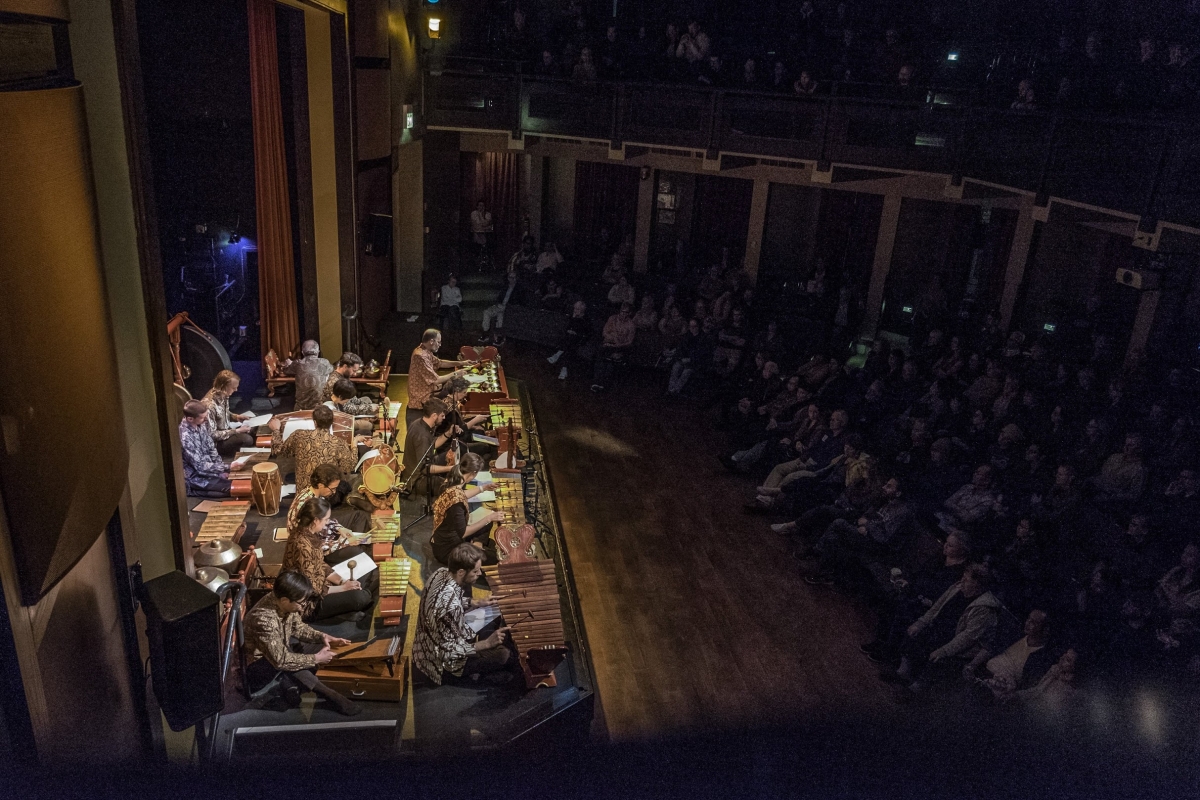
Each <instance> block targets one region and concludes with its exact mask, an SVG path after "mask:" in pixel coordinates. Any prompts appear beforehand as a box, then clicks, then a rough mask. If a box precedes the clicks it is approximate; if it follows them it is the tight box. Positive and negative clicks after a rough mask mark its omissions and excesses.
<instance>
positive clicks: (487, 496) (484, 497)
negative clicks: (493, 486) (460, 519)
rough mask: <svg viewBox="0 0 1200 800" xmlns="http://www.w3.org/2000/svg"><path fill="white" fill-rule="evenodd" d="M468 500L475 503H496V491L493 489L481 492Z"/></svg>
mask: <svg viewBox="0 0 1200 800" xmlns="http://www.w3.org/2000/svg"><path fill="white" fill-rule="evenodd" d="M467 502H468V503H472V504H474V503H494V502H496V493H495V492H491V491H489V492H480V493H479V494H477V495H475V496H474V497H472V498H470V499H469V500H467Z"/></svg>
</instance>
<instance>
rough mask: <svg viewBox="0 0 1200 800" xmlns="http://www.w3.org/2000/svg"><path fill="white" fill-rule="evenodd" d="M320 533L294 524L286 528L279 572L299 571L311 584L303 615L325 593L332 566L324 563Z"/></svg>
mask: <svg viewBox="0 0 1200 800" xmlns="http://www.w3.org/2000/svg"><path fill="white" fill-rule="evenodd" d="M323 541H324V540H323V539H322V538H321V535H320V534H316V533H309V532H308V531H302V530H300V528H299V527H298V526H296V525H292V526H290V527H289V528H288V540H287V548H286V549H285V550H284V551H283V564H282V565H281V566H280V567H279V571H280V572H299V573H300V574H301V575H303V576H304V577H306V578H308V582H309V583H311V584H312V587H313V593H312V597H311V598H310V599H308V600H306V601H304V612H303V613H304V616H305V617H308V616H310V615H311V614H312V612H313V609H314V608H315V607H316V600H317V599H318V598H320V597H323V596H324V595H325V588H326V584H327V583H328V578H329V575H330V573H332V572H333V567H331V566H329V565H328V564H326V563H325V552H324V550H322V549H321V545H322V543H323Z"/></svg>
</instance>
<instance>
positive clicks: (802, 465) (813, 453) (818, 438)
mask: <svg viewBox="0 0 1200 800" xmlns="http://www.w3.org/2000/svg"><path fill="white" fill-rule="evenodd" d="M849 423H850V416H849V414H847V413H846V411H845V410H844V409H838V410H836V411H834V412H833V413H832V414H830V415H829V427H828V428H827V429H825V430H823V431H819V432H815V433H814V438H813V439H812V440H811V441H810V442H809V445H808V447H807V448H806V449H805V450H804V452H803V453H802V454H801V455H800V456H799V457H798V458H795V459H792V460H791V461H787V462H784V463H782V464H778V465H777V466H776V467H775V468H774V469H772V470H771V474H770V475H768V476H767V480H766V481H765V482H764V483H763V485H762V486H759V487H758V490H757V494H756V496H755V499H754V504H753V505H751V504H747V506H746V508H747V510H750V511H754V510H758V508H759V507H761V508H762V509H769V508H771V506H773V505H774V504H775V501H776V499H777V498H778V497H779V496H780V495H781V494H783V490H784V487H785V486H787V485H788V484H789V483H792V482H793V481H797V480H800V479H801V478H814V477H816V476H817V473H818V472H819V471H820V470H823V469H826V468H828V467H829V466H830V464H831V463H832V462H833V461H834V459H837V458H839V457H841V456H842V454H843V448H844V445H843V442H845V438H844V437H845V436H846V435H847V430H846V429H847V426H848V425H849Z"/></svg>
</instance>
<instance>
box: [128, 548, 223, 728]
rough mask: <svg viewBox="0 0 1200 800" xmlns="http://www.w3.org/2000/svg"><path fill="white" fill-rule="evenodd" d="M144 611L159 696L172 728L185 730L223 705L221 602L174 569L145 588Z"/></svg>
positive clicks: (151, 664)
mask: <svg viewBox="0 0 1200 800" xmlns="http://www.w3.org/2000/svg"><path fill="white" fill-rule="evenodd" d="M142 607H143V608H144V609H145V612H146V638H147V639H148V640H149V643H150V676H151V677H152V678H153V679H154V696H155V697H157V698H158V704H159V706H161V707H162V712H163V715H164V716H165V717H166V718H167V724H168V725H170V726H171V730H173V731H182V730H186V729H187V728H190V727H191V726H193V725H195V724H196V723H197V722H199V721H200V720H202V719H204V718H205V717H209V716H211V715H213V714H215V713H217V712H218V711H220V710H221V708H222V706H223V705H224V694H225V693H224V688H223V687H222V685H221V630H220V629H221V615H220V598H218V597H217V595H216V593H214V592H212V591H210V590H208V589H206V588H204V587H203V586H201V585H200V584H199V583H197V582H196V581H194V580H192V579H191V578H189V577H188V576H187V575H186V574H184V573H182V572H179V571H175V572H168V573H167V574H166V575H161V576H159V577H157V578H155V579H154V580H152V581H148V582H147V583H146V584H145V587H144V588H143V592H142Z"/></svg>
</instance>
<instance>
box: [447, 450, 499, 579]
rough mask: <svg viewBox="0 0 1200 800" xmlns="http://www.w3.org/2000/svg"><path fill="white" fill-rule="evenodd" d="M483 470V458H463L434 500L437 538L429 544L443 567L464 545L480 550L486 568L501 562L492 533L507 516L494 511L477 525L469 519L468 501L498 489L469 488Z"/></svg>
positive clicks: (472, 455) (471, 455)
mask: <svg viewBox="0 0 1200 800" xmlns="http://www.w3.org/2000/svg"><path fill="white" fill-rule="evenodd" d="M483 467H484V461H483V459H482V458H480V457H479V456H478V455H476V454H475V453H466V454H465V455H463V457H462V459H461V460H460V461H459V463H458V464H456V465H455V466H454V467H452V468H451V469H450V474H449V475H447V476H446V487H445V488H444V489H442V493H441V494H440V495H438V498H437V500H434V501H433V538H431V539H430V540H429V541H430V543H431V544H432V545H433V557H434V558H436V559H437V561H438V563H439V564H445V563H446V559H447V558H449V557H450V553H451V552H452V551H453V550H454V548H456V547H458V546H459V545H460V544H462V543H463V542H467V543H468V544H472V545H474V546H475V547H478V548H479V552H480V553H482V554H483V563H484V565H485V566H491V565H492V564H495V563H497V562H498V561H499V559H498V558H497V556H496V545H495V544H494V543H493V542H492V539H491V533H492V525H493V524H494V523H497V522H503V521H504V514H503V513H501V512H499V511H493V512H492V513H491V514H486V515H485V516H484V517H483V519H481V520H479V521H477V522H470V521H469V520H468V517H469V516H470V508H469V507H468V506H467V501H468V500H470V499H471V498H472V497H474V496H475V495H477V494H479V493H480V492H484V491H487V490H489V489H492V488H494V487H495V484H492V483H486V484H484V485H482V486H470V487H468V486H467V484H468V483H470V482H471V481H473V480H475V475H476V474H478V473H479V472H481V471H482V470H483Z"/></svg>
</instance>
